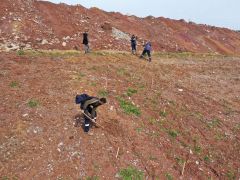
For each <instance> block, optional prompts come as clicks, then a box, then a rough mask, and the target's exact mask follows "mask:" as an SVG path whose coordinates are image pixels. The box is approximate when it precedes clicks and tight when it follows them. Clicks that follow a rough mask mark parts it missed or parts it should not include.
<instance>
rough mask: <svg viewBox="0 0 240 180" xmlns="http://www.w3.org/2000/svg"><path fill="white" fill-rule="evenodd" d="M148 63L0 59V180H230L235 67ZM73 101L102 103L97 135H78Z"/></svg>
mask: <svg viewBox="0 0 240 180" xmlns="http://www.w3.org/2000/svg"><path fill="white" fill-rule="evenodd" d="M54 6H55V5H54ZM63 7H65V6H63ZM153 59H154V60H153V62H152V63H147V62H146V61H143V60H139V59H138V58H137V57H135V56H131V55H129V54H128V53H125V52H104V51H98V52H93V53H91V54H88V55H84V54H82V53H80V52H78V51H70V52H69V51H67V52H62V51H61V52H56V51H53V52H42V51H28V52H21V53H20V52H18V55H17V54H16V53H6V52H2V53H1V54H0V89H1V94H0V104H1V106H0V164H1V166H0V178H1V179H84V180H85V179H99V180H102V179H103V180H104V179H119V178H120V177H126V173H130V174H131V173H136V174H138V175H139V176H141V174H144V175H143V176H144V178H143V179H172V178H174V179H238V178H239V177H240V174H239V167H240V156H239V154H240V146H239V145H240V122H239V117H240V112H239V109H240V99H239V92H240V86H239V80H240V79H239V74H240V72H239V70H240V67H239V61H240V59H239V58H236V57H225V56H220V55H218V56H217V55H214V56H213V55H210V54H209V55H206V54H204V55H197V54H196V55H191V54H186V53H180V54H158V55H157V54H155V56H154V58H153ZM78 93H88V94H90V95H94V96H105V97H106V98H107V100H108V103H107V104H106V105H104V106H102V107H100V108H99V109H98V122H99V123H100V124H101V125H102V126H104V129H102V128H94V127H93V128H92V129H91V133H92V134H91V133H90V134H85V133H84V132H83V129H82V128H81V121H82V117H81V114H80V112H79V106H78V105H76V104H75V103H74V99H75V95H76V94H78ZM117 152H118V153H117ZM130 167H132V169H131V168H130ZM126 168H128V169H126Z"/></svg>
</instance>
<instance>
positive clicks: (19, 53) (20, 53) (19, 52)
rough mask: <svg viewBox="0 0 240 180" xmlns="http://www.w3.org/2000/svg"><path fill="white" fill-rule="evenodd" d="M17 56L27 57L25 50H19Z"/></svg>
mask: <svg viewBox="0 0 240 180" xmlns="http://www.w3.org/2000/svg"><path fill="white" fill-rule="evenodd" d="M17 55H18V56H23V55H25V52H24V51H23V50H18V51H17Z"/></svg>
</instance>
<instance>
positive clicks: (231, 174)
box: [226, 171, 236, 180]
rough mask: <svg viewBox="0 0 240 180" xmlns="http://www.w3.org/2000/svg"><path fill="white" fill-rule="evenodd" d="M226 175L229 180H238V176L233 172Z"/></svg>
mask: <svg viewBox="0 0 240 180" xmlns="http://www.w3.org/2000/svg"><path fill="white" fill-rule="evenodd" d="M226 175H227V178H228V179H229V180H236V175H235V173H234V172H233V171H228V172H227V174H226Z"/></svg>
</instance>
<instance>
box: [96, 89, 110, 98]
mask: <svg viewBox="0 0 240 180" xmlns="http://www.w3.org/2000/svg"><path fill="white" fill-rule="evenodd" d="M108 94H109V93H108V91H107V90H105V89H101V90H99V91H98V95H99V96H101V97H107V96H108Z"/></svg>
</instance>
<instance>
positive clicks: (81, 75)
mask: <svg viewBox="0 0 240 180" xmlns="http://www.w3.org/2000/svg"><path fill="white" fill-rule="evenodd" d="M84 76H85V74H83V73H79V74H78V75H77V80H81V79H82V78H83V77H84Z"/></svg>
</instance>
